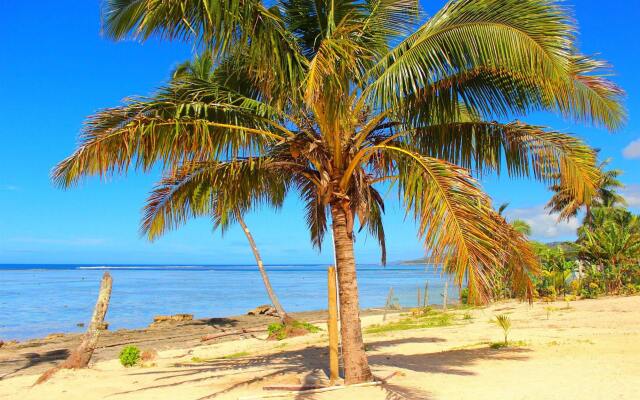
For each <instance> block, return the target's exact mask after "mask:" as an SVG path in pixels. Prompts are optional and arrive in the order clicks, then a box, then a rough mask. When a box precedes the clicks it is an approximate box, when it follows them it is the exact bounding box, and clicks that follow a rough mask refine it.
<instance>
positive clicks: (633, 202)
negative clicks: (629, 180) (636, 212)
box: [622, 185, 640, 207]
mask: <svg viewBox="0 0 640 400" xmlns="http://www.w3.org/2000/svg"><path fill="white" fill-rule="evenodd" d="M622 196H624V198H625V200H627V204H628V205H629V206H630V207H640V185H627V186H626V187H625V188H624V189H622Z"/></svg>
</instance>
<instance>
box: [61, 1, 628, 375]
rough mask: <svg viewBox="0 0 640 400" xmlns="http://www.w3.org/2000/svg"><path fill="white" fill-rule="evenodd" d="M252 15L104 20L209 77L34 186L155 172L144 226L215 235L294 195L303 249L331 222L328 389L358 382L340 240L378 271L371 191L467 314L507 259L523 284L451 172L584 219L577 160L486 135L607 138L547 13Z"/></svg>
mask: <svg viewBox="0 0 640 400" xmlns="http://www.w3.org/2000/svg"><path fill="white" fill-rule="evenodd" d="M269 4H270V5H269V6H267V5H266V4H265V3H263V2H261V1H259V0H246V1H241V2H240V1H232V2H225V1H220V0H181V1H179V0H167V1H157V0H108V1H107V2H106V7H105V13H104V21H105V27H104V32H105V33H106V34H107V35H108V36H111V37H113V38H116V39H121V38H124V37H126V36H133V37H136V38H140V39H146V38H148V37H151V36H159V37H162V38H167V39H184V40H188V41H190V42H191V43H193V45H194V46H196V47H204V48H208V49H210V50H211V51H212V55H213V56H212V59H213V60H214V65H215V69H214V71H213V72H212V76H211V77H210V79H209V80H201V79H192V78H185V79H180V80H178V81H174V82H172V83H170V84H168V85H166V86H165V87H163V88H162V89H160V90H159V91H158V92H157V93H156V94H155V95H153V96H152V97H150V98H141V99H134V100H131V101H129V102H127V103H126V104H125V105H123V106H121V107H116V108H112V109H106V110H103V111H101V112H99V113H97V114H96V115H94V116H92V117H91V118H90V119H89V121H88V123H87V125H86V127H85V130H84V132H83V134H82V140H81V143H80V145H79V147H78V149H77V150H76V151H75V152H74V153H73V154H72V155H71V156H70V157H69V158H67V159H66V160H64V161H63V162H62V163H60V164H59V165H58V166H57V167H56V169H55V171H54V173H53V175H54V179H55V180H56V181H57V182H58V183H59V184H60V185H62V186H70V185H73V184H74V183H76V182H77V181H78V180H79V179H80V178H81V177H82V176H85V175H94V174H99V175H104V174H112V173H122V172H125V171H126V170H127V169H128V168H130V167H137V168H139V169H142V170H145V171H146V170H149V169H150V168H152V167H153V166H155V165H157V164H158V163H160V164H161V165H162V166H163V167H164V172H165V179H164V180H163V182H162V183H161V186H164V187H166V188H167V190H168V191H171V190H175V191H180V192H181V193H183V195H181V196H183V197H182V198H183V200H182V201H181V202H179V203H177V204H181V205H182V207H177V206H171V207H167V208H165V207H159V208H158V213H159V215H161V216H160V217H159V218H160V220H163V221H164V224H173V225H177V224H180V223H182V222H184V221H185V220H186V219H187V218H188V217H189V216H192V215H214V216H215V217H216V218H219V222H220V223H221V224H223V225H224V224H228V223H229V221H230V220H232V219H233V212H232V210H234V209H236V210H239V211H240V212H241V213H244V212H246V211H248V210H250V209H253V208H255V207H258V206H260V205H269V206H274V207H280V206H282V204H283V201H284V198H285V196H286V195H287V194H288V193H296V194H297V195H299V196H300V197H301V198H302V200H303V201H304V202H305V208H306V213H307V216H306V219H307V221H306V222H307V224H308V226H309V230H310V232H311V240H312V242H313V244H314V245H315V246H317V247H318V248H319V247H320V245H321V244H322V242H323V239H324V236H325V232H326V230H327V229H328V225H327V224H328V219H329V217H330V218H331V222H332V225H331V228H332V229H333V244H334V247H335V256H336V261H337V273H338V284H339V300H340V319H341V336H342V350H343V361H344V371H345V381H346V383H347V384H351V383H357V382H362V381H367V380H370V379H371V378H372V375H371V371H370V369H369V365H368V361H367V357H366V354H365V351H364V344H363V341H362V333H361V326H360V318H359V298H358V286H357V281H356V263H355V257H354V252H353V243H354V239H355V235H356V233H357V230H356V226H357V225H359V226H360V229H366V230H368V231H369V233H370V234H371V235H373V236H374V237H375V238H376V239H377V240H378V242H379V244H380V247H381V249H382V251H381V253H382V261H383V262H384V261H385V259H386V249H385V247H386V246H385V232H384V230H383V225H382V217H381V216H382V213H383V211H384V203H383V198H382V196H381V195H380V192H379V189H380V188H383V189H385V190H386V189H388V188H393V189H394V190H397V192H398V195H399V198H400V200H401V202H402V204H403V205H404V206H405V208H406V212H407V213H408V214H409V215H412V216H413V218H414V219H415V221H416V222H417V225H418V233H419V235H420V236H421V237H422V238H423V239H424V244H425V247H426V248H427V249H428V251H429V252H430V255H431V258H432V259H434V260H438V261H440V262H441V264H442V265H445V266H446V267H445V268H446V270H447V272H450V273H452V274H454V276H455V279H456V280H457V282H458V283H459V284H460V285H462V284H463V283H464V282H466V283H467V285H468V287H469V289H470V299H472V300H474V301H478V300H485V299H487V298H488V293H489V290H488V289H489V288H488V286H489V285H490V282H491V275H492V273H493V271H494V269H495V266H498V265H503V264H504V260H505V259H507V258H508V259H509V260H510V262H509V265H510V267H511V268H512V273H513V277H514V285H519V286H525V287H529V288H530V287H531V282H530V278H531V275H534V274H536V273H537V272H538V270H539V265H538V262H537V260H536V259H535V256H534V255H533V253H532V251H531V248H530V246H529V244H528V242H527V241H526V240H525V239H524V237H522V236H521V235H520V236H517V235H513V230H512V227H510V226H509V225H508V224H506V223H505V222H504V220H503V219H502V218H501V217H499V216H498V215H497V213H496V212H495V211H494V210H493V209H492V207H491V204H490V200H489V198H488V197H487V196H486V195H485V194H484V193H483V192H482V190H481V189H480V187H479V185H478V184H477V182H476V181H475V180H474V179H473V178H472V177H471V175H470V172H469V169H473V170H475V172H477V173H478V174H482V173H486V172H495V173H502V172H506V173H507V174H508V175H509V176H515V177H523V176H524V177H533V178H535V179H538V180H541V181H543V182H546V183H548V184H558V185H560V186H561V187H562V188H563V190H566V191H567V192H568V193H571V195H572V196H573V197H574V198H575V199H576V201H579V202H582V203H585V204H589V203H590V201H591V198H592V196H593V195H594V194H595V191H596V188H597V184H598V182H599V180H600V176H599V172H598V169H597V168H596V165H595V154H594V152H593V150H592V149H591V148H589V147H588V146H586V145H585V144H583V143H582V142H581V141H580V140H579V139H577V138H575V137H572V136H569V135H566V134H562V133H558V132H551V131H547V130H545V129H544V128H542V127H538V126H532V125H527V124H525V123H522V122H519V121H515V122H511V123H503V122H497V121H496V119H505V118H507V117H509V116H513V115H524V114H527V113H529V112H530V111H533V110H547V111H553V112H557V113H560V114H562V115H564V116H566V117H572V118H575V119H576V120H579V121H588V122H593V123H595V124H596V125H600V126H605V127H607V128H611V129H616V128H619V127H620V126H621V125H622V123H623V122H624V119H625V113H624V109H623V107H622V106H621V104H620V102H619V98H620V95H621V94H622V92H621V90H620V89H618V88H617V87H616V86H615V85H613V84H612V83H611V82H609V81H607V80H606V79H605V78H603V77H602V75H600V74H599V72H598V71H599V70H600V68H601V67H602V66H603V65H604V64H603V63H602V62H599V61H595V60H593V59H591V58H588V57H585V56H583V55H581V54H579V53H577V51H576V44H575V42H574V37H575V36H574V33H575V26H574V25H573V23H572V19H571V18H569V17H568V16H567V14H566V13H565V11H564V9H563V8H561V7H560V6H559V5H558V4H556V3H555V2H554V1H552V0H458V1H451V2H450V3H448V4H447V5H446V6H445V7H444V8H443V9H442V10H441V11H440V12H438V13H436V14H435V15H434V16H433V17H432V18H430V19H428V20H426V21H424V20H423V18H422V14H421V13H420V10H419V2H418V1H415V0H414V1H409V0H360V1H357V0H356V1H354V0H332V1H328V0H317V1H316V0H314V1H310V0H281V1H276V2H273V3H269ZM503 167H505V168H504V169H503ZM174 199H175V198H174ZM218 207H219V209H220V210H223V212H221V213H215V212H212V211H213V209H215V208H218ZM164 224H161V223H158V224H157V225H153V226H154V228H153V229H161V227H162V226H163V225H164ZM155 227H157V228H155ZM153 229H152V230H151V231H152V232H151V233H152V234H153ZM506 237H513V238H514V240H505V238H506Z"/></svg>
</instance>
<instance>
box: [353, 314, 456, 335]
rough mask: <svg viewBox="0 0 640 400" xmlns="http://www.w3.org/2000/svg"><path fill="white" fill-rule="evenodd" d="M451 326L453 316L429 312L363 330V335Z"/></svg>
mask: <svg viewBox="0 0 640 400" xmlns="http://www.w3.org/2000/svg"><path fill="white" fill-rule="evenodd" d="M452 324H453V315H451V314H447V313H442V312H434V311H429V312H427V313H426V314H425V313H422V314H419V315H415V316H411V317H407V318H403V319H401V320H399V321H395V322H389V323H387V324H376V325H372V326H369V327H367V328H365V330H364V331H365V333H385V332H393V331H405V330H409V329H422V328H435V327H439V326H449V325H452Z"/></svg>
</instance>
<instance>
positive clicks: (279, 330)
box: [267, 321, 321, 340]
mask: <svg viewBox="0 0 640 400" xmlns="http://www.w3.org/2000/svg"><path fill="white" fill-rule="evenodd" d="M267 330H268V331H269V339H271V340H274V339H275V340H282V339H286V338H288V337H295V336H302V335H306V334H307V333H315V332H319V331H320V330H321V329H320V328H318V327H317V326H315V325H313V324H310V323H308V322H300V321H293V322H291V323H288V324H282V323H279V322H274V323H273V324H271V325H269V326H268V327H267Z"/></svg>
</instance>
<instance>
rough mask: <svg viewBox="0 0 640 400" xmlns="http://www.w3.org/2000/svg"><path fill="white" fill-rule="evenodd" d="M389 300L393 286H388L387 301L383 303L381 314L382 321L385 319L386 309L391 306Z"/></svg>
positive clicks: (391, 298)
mask: <svg viewBox="0 0 640 400" xmlns="http://www.w3.org/2000/svg"><path fill="white" fill-rule="evenodd" d="M391 300H393V286H391V287H390V288H389V294H388V295H387V302H386V303H384V313H383V314H382V321H386V320H387V310H388V309H389V308H390V307H391Z"/></svg>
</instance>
